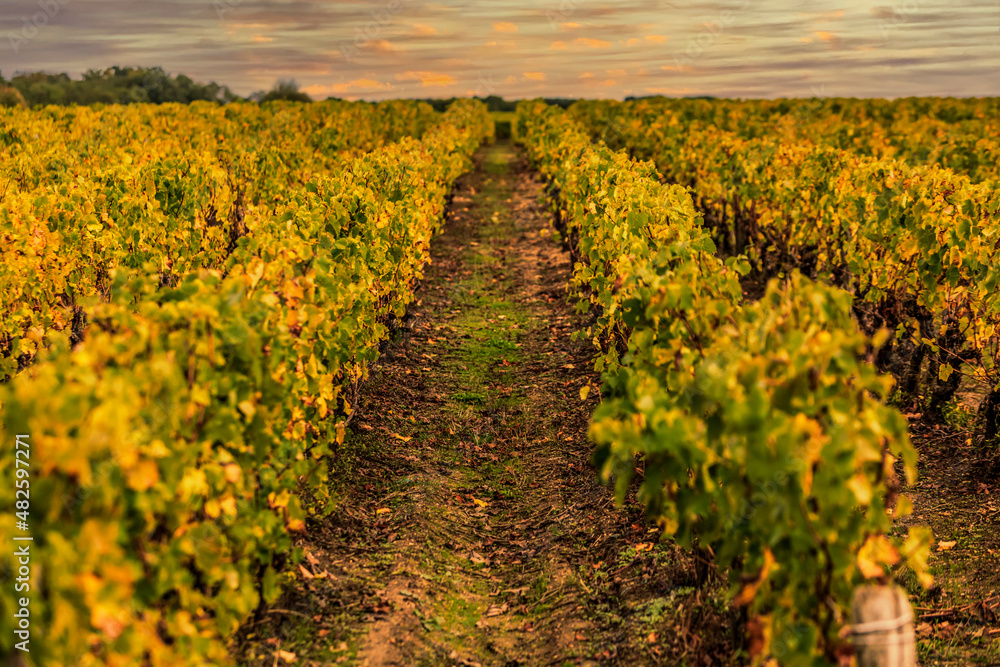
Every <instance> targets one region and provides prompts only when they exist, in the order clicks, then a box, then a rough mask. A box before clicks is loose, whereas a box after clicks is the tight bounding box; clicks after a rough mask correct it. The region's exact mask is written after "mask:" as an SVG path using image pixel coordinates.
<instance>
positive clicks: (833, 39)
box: [813, 30, 840, 47]
mask: <svg viewBox="0 0 1000 667" xmlns="http://www.w3.org/2000/svg"><path fill="white" fill-rule="evenodd" d="M813 35H814V36H815V37H816V38H817V39H820V40H822V41H824V42H826V43H827V44H829V45H830V46H832V47H837V46H839V45H840V37H838V36H837V35H835V34H833V33H832V32H827V31H826V30H816V31H815V32H813Z"/></svg>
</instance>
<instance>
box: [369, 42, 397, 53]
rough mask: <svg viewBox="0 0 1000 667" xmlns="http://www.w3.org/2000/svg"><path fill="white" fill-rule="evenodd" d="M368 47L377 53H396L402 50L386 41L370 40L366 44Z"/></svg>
mask: <svg viewBox="0 0 1000 667" xmlns="http://www.w3.org/2000/svg"><path fill="white" fill-rule="evenodd" d="M368 46H370V47H371V48H373V49H375V50H376V51H378V52H379V53H396V52H398V51H401V50H402V49H400V48H399V47H397V46H395V45H394V44H393V43H392V42H390V41H389V40H387V39H375V40H372V41H371V42H369V43H368Z"/></svg>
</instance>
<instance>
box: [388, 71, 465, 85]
mask: <svg viewBox="0 0 1000 667" xmlns="http://www.w3.org/2000/svg"><path fill="white" fill-rule="evenodd" d="M396 80H397V81H419V82H420V83H421V85H423V87H424V88H440V87H443V86H453V85H455V77H453V76H452V75H450V74H445V73H443V72H403V73H402V74H397V75H396Z"/></svg>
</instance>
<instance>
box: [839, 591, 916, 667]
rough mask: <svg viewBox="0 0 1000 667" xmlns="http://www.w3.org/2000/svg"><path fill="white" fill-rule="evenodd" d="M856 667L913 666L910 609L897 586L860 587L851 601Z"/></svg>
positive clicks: (913, 637) (908, 603) (914, 642)
mask: <svg viewBox="0 0 1000 667" xmlns="http://www.w3.org/2000/svg"><path fill="white" fill-rule="evenodd" d="M851 617H852V621H853V625H852V628H851V630H852V631H851V634H852V636H853V640H854V651H855V655H856V656H857V659H858V667H915V666H916V664H917V646H916V637H915V635H914V633H913V609H912V608H911V607H910V601H909V600H908V599H907V598H906V593H905V592H903V589H901V588H899V587H898V586H861V587H860V588H858V589H856V590H855V591H854V598H853V599H852V601H851Z"/></svg>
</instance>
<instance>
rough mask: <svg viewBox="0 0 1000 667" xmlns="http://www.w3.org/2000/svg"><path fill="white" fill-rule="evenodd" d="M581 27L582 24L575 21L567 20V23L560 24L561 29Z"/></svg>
mask: <svg viewBox="0 0 1000 667" xmlns="http://www.w3.org/2000/svg"><path fill="white" fill-rule="evenodd" d="M579 27H580V24H579V23H576V22H575V21H567V22H566V23H560V24H559V29H560V30H573V29H574V28H579Z"/></svg>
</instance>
